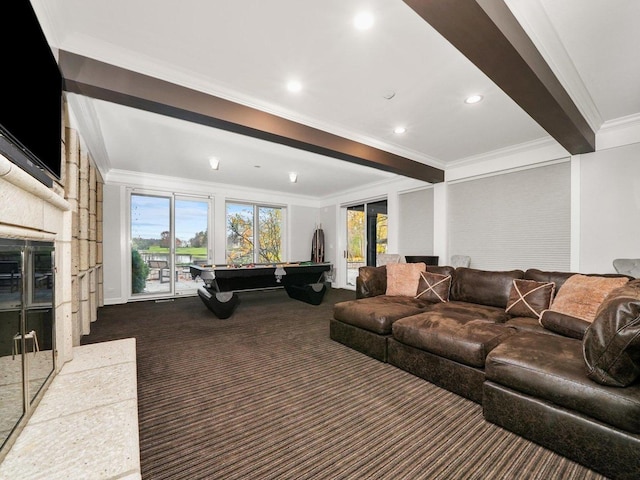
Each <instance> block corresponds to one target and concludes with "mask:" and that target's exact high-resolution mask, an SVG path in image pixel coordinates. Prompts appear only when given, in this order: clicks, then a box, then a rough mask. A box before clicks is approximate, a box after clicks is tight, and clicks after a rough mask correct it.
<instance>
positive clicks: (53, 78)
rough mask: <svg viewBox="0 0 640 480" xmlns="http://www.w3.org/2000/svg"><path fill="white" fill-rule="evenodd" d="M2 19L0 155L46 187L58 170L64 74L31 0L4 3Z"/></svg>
mask: <svg viewBox="0 0 640 480" xmlns="http://www.w3.org/2000/svg"><path fill="white" fill-rule="evenodd" d="M2 20H3V24H4V27H3V28H0V42H1V43H0V49H1V50H0V71H2V76H3V79H2V82H3V85H4V87H3V91H4V92H5V94H4V95H3V99H2V102H1V103H0V153H2V155H3V156H4V157H6V158H7V159H8V160H10V161H11V162H13V163H14V164H16V165H18V166H19V167H20V168H22V169H23V170H25V171H26V172H27V173H29V174H31V175H32V176H33V177H35V178H36V179H38V180H39V181H40V182H42V183H44V184H45V185H47V186H49V187H50V186H52V185H53V181H54V179H55V180H60V178H61V169H62V158H61V155H62V88H63V81H62V75H61V74H60V70H59V68H58V64H57V62H56V60H55V58H54V56H53V53H52V51H51V48H50V47H49V44H48V43H47V40H46V37H45V36H44V33H43V31H42V28H41V27H40V24H39V22H38V19H37V17H36V14H35V12H34V11H33V8H32V7H31V3H30V2H29V1H26V0H20V1H11V2H4V3H3V6H2ZM8 25H11V26H12V27H13V28H6V27H7V26H8Z"/></svg>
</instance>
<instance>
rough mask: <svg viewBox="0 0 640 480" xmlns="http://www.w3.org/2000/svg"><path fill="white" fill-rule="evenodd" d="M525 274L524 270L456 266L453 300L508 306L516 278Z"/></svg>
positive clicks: (452, 288) (451, 297) (452, 284)
mask: <svg viewBox="0 0 640 480" xmlns="http://www.w3.org/2000/svg"><path fill="white" fill-rule="evenodd" d="M523 276H524V272H523V271H522V270H510V271H503V272H493V271H488V270H477V269H474V268H465V267H460V268H456V271H455V272H454V274H453V282H452V283H451V294H450V295H449V298H450V299H451V300H457V301H460V302H468V303H477V304H479V305H489V306H493V307H501V308H503V309H504V308H506V306H507V302H508V301H509V294H510V293H511V285H512V282H513V280H514V279H519V278H522V277H523Z"/></svg>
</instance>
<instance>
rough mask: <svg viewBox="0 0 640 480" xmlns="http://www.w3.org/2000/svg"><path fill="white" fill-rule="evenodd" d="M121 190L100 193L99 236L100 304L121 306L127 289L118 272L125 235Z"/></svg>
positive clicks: (114, 187)
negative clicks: (100, 267) (100, 225)
mask: <svg viewBox="0 0 640 480" xmlns="http://www.w3.org/2000/svg"><path fill="white" fill-rule="evenodd" d="M124 193H125V188H124V187H122V186H120V185H104V186H103V193H102V202H103V208H104V209H103V214H102V221H103V224H102V225H103V228H102V230H103V233H102V258H103V267H102V272H103V273H102V274H103V289H104V302H105V304H109V303H122V302H125V301H126V293H127V291H128V289H129V285H128V283H127V281H126V277H125V276H124V275H125V272H126V270H123V268H122V263H123V259H122V255H123V254H122V252H123V251H126V248H123V246H125V245H124V244H125V243H126V239H127V235H126V231H124V225H125V223H126V221H125V219H126V218H127V215H125V205H124V204H125V203H126V202H124Z"/></svg>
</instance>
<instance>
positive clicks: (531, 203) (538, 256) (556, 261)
mask: <svg viewBox="0 0 640 480" xmlns="http://www.w3.org/2000/svg"><path fill="white" fill-rule="evenodd" d="M448 197H449V203H448V216H449V253H450V254H451V255H469V256H470V257H471V267H473V268H480V269H486V270H511V269H513V268H519V269H522V270H526V269H527V268H541V269H543V270H560V271H566V270H568V269H569V262H570V253H571V164H570V162H568V161H565V162H561V163H555V164H551V165H544V166H540V167H535V168H530V169H526V170H521V171H516V172H510V173H504V174H500V175H493V176H489V177H484V178H478V179H474V180H468V181H463V182H460V183H455V184H450V185H449V188H448Z"/></svg>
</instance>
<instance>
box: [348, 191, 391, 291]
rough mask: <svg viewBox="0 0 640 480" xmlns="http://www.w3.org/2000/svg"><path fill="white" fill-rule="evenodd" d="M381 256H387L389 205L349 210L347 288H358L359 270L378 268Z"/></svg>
mask: <svg viewBox="0 0 640 480" xmlns="http://www.w3.org/2000/svg"><path fill="white" fill-rule="evenodd" d="M379 253H387V201H386V200H380V201H377V202H371V203H363V204H360V205H353V206H350V207H347V250H346V252H345V258H346V261H347V265H346V268H347V285H349V286H355V284H356V277H357V276H358V269H359V268H360V267H362V266H364V265H372V266H375V265H376V258H377V256H378V254H379Z"/></svg>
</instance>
